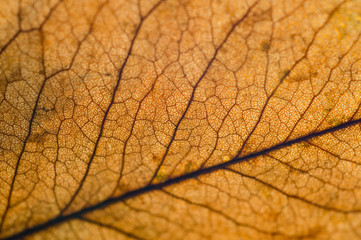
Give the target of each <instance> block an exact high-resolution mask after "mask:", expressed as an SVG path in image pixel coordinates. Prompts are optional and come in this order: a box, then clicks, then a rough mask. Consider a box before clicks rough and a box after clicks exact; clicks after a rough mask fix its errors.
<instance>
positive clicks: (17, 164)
mask: <svg viewBox="0 0 361 240" xmlns="http://www.w3.org/2000/svg"><path fill="white" fill-rule="evenodd" d="M60 2H62V1H59V2H58V3H57V4H56V6H54V7H53V8H52V11H54V9H55V8H56V7H57V6H58V4H59V3H60ZM104 5H105V3H104V4H103V5H102V6H101V7H100V8H99V11H100V10H101V9H102V7H103V6H104ZM99 11H98V13H99ZM96 16H97V14H96ZM49 17H50V14H48V16H47V18H46V20H48V19H49ZM95 19H96V18H95ZM95 19H94V21H95ZM94 21H93V22H92V23H91V24H90V28H89V31H88V32H87V34H86V35H85V36H84V38H83V39H82V40H81V41H80V44H79V45H78V47H77V48H76V50H75V52H74V55H73V57H72V60H71V62H70V65H69V66H68V67H67V68H66V69H62V70H59V71H56V72H55V73H52V74H51V75H49V76H46V69H45V62H44V61H45V57H44V56H42V60H41V61H42V71H43V73H44V81H43V83H42V85H41V87H40V90H39V92H38V95H37V98H36V100H35V105H34V108H33V110H32V115H31V118H30V121H29V126H28V134H27V135H26V137H25V140H24V144H23V147H22V149H21V152H20V154H19V157H18V160H17V162H16V166H15V170H14V176H13V178H12V180H11V184H10V190H9V196H8V198H7V204H6V208H5V211H4V213H3V215H2V217H1V222H0V231H1V230H2V227H3V224H4V222H5V218H6V215H7V213H8V211H9V209H10V207H11V206H10V202H11V196H12V193H13V189H14V185H15V181H16V176H17V173H18V170H19V166H20V163H21V158H22V156H23V154H24V152H25V148H26V146H27V142H28V140H29V137H30V136H31V133H32V127H33V123H34V119H35V116H36V113H37V109H38V106H39V102H40V97H41V96H42V94H43V91H44V88H45V85H46V83H47V82H48V81H49V80H50V79H52V78H53V77H55V76H56V75H58V74H60V73H62V72H64V71H68V70H69V69H71V68H72V66H73V64H74V61H75V58H76V56H77V55H78V53H79V49H80V47H81V46H82V43H83V42H84V41H85V40H86V39H87V38H88V36H89V35H90V34H91V32H92V30H93V24H94ZM43 26H44V24H41V27H40V28H39V29H36V30H39V31H41V30H42V27H43ZM42 41H43V39H42ZM42 46H43V44H42ZM44 51H45V50H44V49H42V54H44Z"/></svg>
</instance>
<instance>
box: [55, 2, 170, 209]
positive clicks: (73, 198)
mask: <svg viewBox="0 0 361 240" xmlns="http://www.w3.org/2000/svg"><path fill="white" fill-rule="evenodd" d="M163 1H165V0H160V1H158V2H157V4H155V5H154V6H153V7H152V9H150V10H149V12H148V13H147V14H146V15H145V16H143V17H141V18H140V22H139V25H138V27H137V29H136V30H135V33H134V36H133V39H132V40H131V42H130V47H129V50H128V53H127V56H126V58H125V60H124V62H123V64H122V66H121V67H120V70H119V73H118V78H117V82H116V85H115V87H114V90H113V94H112V98H111V100H110V103H109V105H108V107H107V110H106V111H105V113H104V116H103V120H102V122H101V125H100V131H99V134H98V138H97V140H96V142H95V145H94V150H93V153H92V155H91V157H90V159H89V162H88V164H87V168H86V170H85V173H84V175H83V177H82V179H81V181H80V183H79V186H78V188H77V189H76V191H75V192H74V194H73V195H72V197H71V199H70V200H69V202H68V203H67V204H66V205H65V207H64V208H63V209H62V210H61V211H60V213H59V215H63V213H64V212H65V211H66V210H67V209H68V208H69V207H70V205H71V204H72V203H73V202H74V200H75V198H76V197H77V196H78V194H79V192H80V190H81V189H82V187H83V185H84V183H85V180H86V178H87V176H88V174H89V171H90V166H91V164H92V162H93V160H94V157H95V155H96V152H97V149H98V145H99V142H100V140H101V138H102V136H103V131H104V126H105V122H106V121H107V117H108V114H109V112H110V109H111V108H112V106H113V104H114V101H115V95H116V93H117V91H118V88H119V85H120V81H121V79H122V76H123V72H124V69H125V66H126V65H127V63H128V59H129V57H130V56H131V54H132V50H133V47H134V43H135V40H136V38H137V37H138V34H139V31H140V28H141V27H142V25H143V23H144V21H145V19H146V18H147V17H148V16H149V15H150V14H151V13H152V12H153V11H154V10H155V9H156V8H157V7H158V6H159V5H160V4H161V3H162V2H163Z"/></svg>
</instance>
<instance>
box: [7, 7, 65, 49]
mask: <svg viewBox="0 0 361 240" xmlns="http://www.w3.org/2000/svg"><path fill="white" fill-rule="evenodd" d="M61 2H63V0H60V1H58V2H57V3H56V4H55V5H54V6H53V7H52V8H50V10H49V13H48V14H47V15H46V16H45V18H44V20H43V22H42V23H41V24H40V25H39V27H36V28H31V29H28V30H22V29H21V28H20V24H21V23H20V21H19V29H18V30H17V31H16V33H15V34H14V35H13V36H12V37H11V38H10V39H9V40H8V41H7V42H6V43H5V44H4V46H2V47H1V48H0V55H1V54H2V53H3V52H5V50H6V49H7V48H8V47H9V46H10V45H11V44H12V43H13V42H14V41H15V40H16V38H17V37H18V36H19V35H20V34H21V33H29V32H32V31H37V30H38V31H40V30H41V29H42V28H43V27H44V25H45V24H46V23H47V22H48V20H49V19H50V17H51V15H52V14H53V12H54V11H55V9H56V8H57V7H58V6H59V4H60V3H61Z"/></svg>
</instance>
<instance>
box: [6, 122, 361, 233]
mask: <svg viewBox="0 0 361 240" xmlns="http://www.w3.org/2000/svg"><path fill="white" fill-rule="evenodd" d="M360 123H361V118H360V119H357V120H354V121H350V122H347V123H343V124H340V125H338V126H336V127H332V128H329V129H325V130H323V131H319V132H314V133H311V134H308V135H306V136H303V137H300V138H296V139H294V140H291V141H287V142H283V143H281V144H278V145H275V146H273V147H271V148H267V149H264V150H262V151H259V152H256V153H252V154H249V155H246V156H244V157H240V158H237V157H236V158H233V159H232V160H230V161H228V162H224V163H221V164H217V165H214V166H212V167H208V168H204V169H199V170H197V171H194V172H192V173H189V174H185V175H182V176H179V177H175V178H171V179H168V180H167V181H165V182H163V183H158V184H154V185H147V186H145V187H143V188H139V189H136V190H133V191H130V192H127V193H125V194H123V195H120V196H118V197H114V198H109V199H107V200H104V201H102V202H100V203H97V204H95V205H93V206H90V207H86V208H83V209H81V210H79V211H76V212H73V213H70V214H68V215H62V216H58V217H55V218H53V219H51V220H49V221H47V222H45V223H42V224H39V225H36V226H33V227H30V228H28V229H25V230H23V231H21V232H19V233H17V234H14V235H12V236H9V237H5V238H1V239H0V240H15V239H19V238H22V237H26V236H29V235H31V234H34V233H36V232H39V231H42V230H45V229H48V228H50V227H53V226H55V225H58V224H61V223H63V222H66V221H69V220H72V219H76V218H80V217H82V216H83V215H85V214H87V213H91V212H92V211H95V210H99V209H104V208H106V207H108V206H110V205H113V204H116V203H118V202H122V201H125V200H127V199H131V198H134V197H137V196H140V195H142V194H145V193H148V192H151V191H155V190H160V189H163V188H165V187H168V186H171V185H174V184H177V183H181V182H184V181H186V180H189V179H192V178H197V177H199V176H202V175H206V174H210V173H212V172H215V171H218V170H222V169H225V168H227V167H229V166H231V165H234V164H238V163H242V162H246V161H248V160H251V159H252V158H256V157H259V156H262V155H265V154H267V153H270V152H273V151H276V150H278V149H282V148H285V147H288V146H291V145H293V144H297V143H300V142H303V141H307V140H309V139H312V138H316V137H320V136H323V135H326V134H329V133H333V132H336V131H339V130H343V129H346V128H348V127H351V126H354V125H356V124H360ZM331 210H332V209H331Z"/></svg>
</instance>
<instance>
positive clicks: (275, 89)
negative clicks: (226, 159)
mask: <svg viewBox="0 0 361 240" xmlns="http://www.w3.org/2000/svg"><path fill="white" fill-rule="evenodd" d="M344 3H345V2H341V3H339V4H338V5H337V6H336V7H335V8H334V9H333V10H332V11H331V13H330V14H329V16H328V17H327V19H326V21H325V22H324V23H323V24H322V26H321V27H319V28H318V29H317V30H316V31H315V34H314V35H313V38H312V39H311V41H310V43H309V44H308V46H307V48H306V50H305V53H304V54H303V56H302V57H300V58H299V59H298V60H297V61H296V62H295V63H294V64H293V65H292V67H291V68H290V69H289V71H287V72H286V73H285V74H284V75H283V76H282V78H281V79H280V80H279V82H278V84H277V86H276V87H275V88H274V89H273V91H272V92H271V94H270V95H269V97H268V98H267V100H266V102H265V104H264V105H263V108H262V110H261V113H260V116H259V118H258V120H257V122H256V123H255V125H254V126H253V128H252V130H251V131H250V133H249V134H248V135H247V137H246V139H245V140H244V142H243V144H242V146H241V148H240V150H239V151H238V153H237V156H240V155H241V154H242V152H243V149H244V148H245V146H246V144H247V143H248V141H249V139H250V138H251V136H252V135H253V132H254V131H255V130H256V128H257V127H258V125H259V123H260V122H261V119H262V117H263V114H264V113H265V110H266V108H267V106H268V103H269V101H270V100H271V99H272V97H273V96H274V94H275V93H276V92H277V90H278V88H279V87H280V86H281V84H282V83H283V81H284V80H285V79H286V78H287V77H288V76H289V75H290V74H291V72H292V71H293V70H294V69H295V68H296V67H297V65H298V64H299V63H301V62H302V61H303V60H304V59H305V58H306V57H307V54H308V52H309V50H310V49H311V46H313V43H314V41H315V40H316V37H317V36H318V33H319V32H320V31H321V30H322V29H323V28H324V27H325V26H327V24H328V23H329V22H330V21H331V19H332V17H333V15H334V14H335V13H336V12H337V10H338V9H340V7H341V6H342V5H343V4H344Z"/></svg>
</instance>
